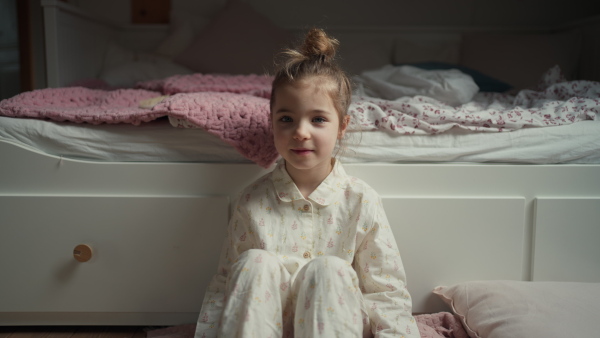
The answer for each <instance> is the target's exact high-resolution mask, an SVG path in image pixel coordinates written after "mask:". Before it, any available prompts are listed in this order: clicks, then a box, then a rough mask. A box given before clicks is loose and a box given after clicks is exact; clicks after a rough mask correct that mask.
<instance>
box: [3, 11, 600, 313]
mask: <svg viewBox="0 0 600 338" xmlns="http://www.w3.org/2000/svg"><path fill="white" fill-rule="evenodd" d="M44 3H45V4H46V5H47V7H46V24H47V25H49V26H50V27H51V28H53V29H54V30H52V29H47V31H46V32H47V34H48V35H47V36H48V38H47V40H46V41H47V43H51V45H50V46H49V55H48V62H49V66H50V70H49V72H48V80H49V84H50V86H63V85H66V84H68V83H69V82H72V81H74V80H78V79H77V78H76V76H80V75H81V74H83V75H84V76H93V74H94V73H90V74H84V73H81V72H77V71H76V66H74V67H73V68H69V67H67V66H66V65H69V63H70V62H76V63H77V64H78V65H81V64H82V63H81V62H80V61H73V60H70V59H69V58H68V57H65V56H64V55H65V54H62V53H68V51H69V50H72V48H75V47H72V46H71V47H64V46H61V45H60V43H59V42H57V41H56V39H61V37H64V35H62V34H66V35H67V36H68V34H67V33H66V32H67V31H69V32H71V34H75V31H74V30H68V29H67V28H66V27H69V25H78V26H79V25H82V24H83V23H85V25H86V26H87V27H96V28H95V29H96V30H95V32H100V31H106V32H109V33H108V34H104V35H100V36H99V37H98V38H97V39H96V41H95V42H96V43H95V44H94V48H96V47H98V46H101V45H102V44H104V43H107V41H108V39H109V38H110V37H111V36H113V34H115V33H114V32H115V29H117V30H119V29H123V28H122V27H116V26H111V25H106V24H104V23H102V22H99V21H95V20H88V21H86V20H87V19H86V18H87V15H81V13H77V11H76V10H74V9H73V8H71V6H68V5H65V4H62V3H61V2H55V1H44ZM65 23H67V24H65ZM65 25H66V26H65ZM115 27H116V28H115ZM159 31H161V33H159V34H155V33H156V32H155V33H152V34H149V36H152V39H157V37H164V33H165V32H166V31H165V30H160V29H159ZM129 33H131V31H129ZM146 33H147V32H145V33H144V34H143V35H144V36H146V35H148V34H146ZM76 34H85V31H81V30H78V31H77V33H76ZM347 34H349V35H352V34H351V32H349V33H348V32H347ZM60 41H71V42H73V37H72V36H70V37H68V39H66V40H60ZM63 47H64V48H66V49H63ZM53 48H56V49H53ZM90 48H92V47H90ZM100 50H103V49H102V48H100V49H99V50H98V51H96V50H91V49H85V50H82V53H83V54H85V53H88V52H89V53H90V57H89V58H88V57H86V56H82V55H83V54H80V55H79V57H80V58H82V59H87V60H96V62H95V63H90V64H88V65H89V67H88V69H90V70H93V69H96V72H97V71H99V68H98V67H101V66H100V63H101V58H100V57H98V55H99V53H101V52H100ZM90 62H92V61H90ZM65 63H66V64H65ZM65 67H67V68H65ZM94 67H96V68H94ZM65 69H70V71H71V70H72V71H73V73H72V74H70V73H69V72H70V71H65ZM73 74H77V75H73ZM0 157H1V160H0V229H1V235H0V269H1V270H2V275H3V277H2V278H1V279H0V325H177V324H185V323H194V322H195V321H196V319H197V316H198V312H199V310H200V305H201V302H202V297H203V295H204V290H205V287H206V285H207V283H208V281H209V279H210V278H211V277H212V275H213V274H214V273H215V269H216V263H217V259H218V257H217V256H218V253H219V252H220V248H221V245H222V242H223V238H224V235H225V229H226V226H227V222H228V215H229V208H230V207H231V201H232V200H233V199H234V198H235V196H236V193H237V192H238V191H239V190H240V189H241V188H242V187H243V186H245V185H247V184H249V183H250V182H252V181H253V180H255V179H256V178H258V177H260V176H261V175H263V174H264V173H266V172H267V170H268V169H263V168H260V167H259V166H257V165H255V164H248V163H196V162H191V163H182V162H172V161H169V162H127V161H122V162H106V161H85V160H77V159H72V158H68V157H63V156H60V155H51V154H47V153H44V152H43V151H40V150H37V149H34V148H31V147H27V146H24V145H22V144H18V143H16V142H12V141H8V140H4V139H0ZM345 168H346V169H347V171H348V173H349V174H350V175H353V176H357V177H360V178H361V179H363V180H365V181H366V182H367V183H369V184H370V185H371V186H372V187H373V188H374V189H375V190H376V191H378V192H379V193H380V195H381V196H382V197H383V200H384V205H385V209H386V211H387V215H388V218H389V219H390V223H391V224H392V226H393V230H394V233H395V236H396V240H397V241H398V245H399V248H400V251H401V254H402V258H403V262H404V265H405V269H406V272H407V276H408V289H409V291H410V293H411V295H412V296H413V311H414V312H415V313H433V312H438V311H447V310H448V309H449V308H448V307H447V305H446V304H444V303H443V302H442V301H441V300H440V299H439V297H437V296H435V295H434V294H432V290H433V289H434V288H435V287H436V286H439V285H450V284H455V283H459V282H466V281H472V280H515V281H577V282H593V283H599V282H600V265H599V264H598V261H599V260H600V246H598V245H597V239H598V238H600V222H599V220H600V179H598V178H599V177H600V164H598V163H595V164H543V165H534V164H523V163H464V162H463V163H452V162H435V163H385V162H373V163H352V164H347V165H345ZM79 245H85V246H84V247H83V248H81V247H79V248H78V249H77V250H75V248H76V247H78V246H79ZM86 248H91V250H92V251H91V257H88V258H89V260H87V261H85V262H81V261H79V260H78V259H82V260H85V259H87V258H85V257H84V258H82V257H81V256H82V255H83V256H85V254H86V253H85V249H86ZM74 250H75V251H76V252H75V253H74ZM82 250H83V251H82Z"/></svg>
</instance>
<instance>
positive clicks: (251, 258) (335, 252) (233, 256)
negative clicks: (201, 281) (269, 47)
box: [196, 29, 420, 338]
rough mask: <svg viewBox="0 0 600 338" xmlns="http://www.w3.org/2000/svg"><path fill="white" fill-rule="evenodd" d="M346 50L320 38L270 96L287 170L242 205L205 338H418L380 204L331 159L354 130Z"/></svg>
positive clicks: (281, 168)
mask: <svg viewBox="0 0 600 338" xmlns="http://www.w3.org/2000/svg"><path fill="white" fill-rule="evenodd" d="M336 48H337V41H336V40H334V39H331V38H329V37H328V36H327V35H326V34H325V33H324V32H323V31H322V30H318V29H312V30H310V31H309V33H308V34H307V36H306V38H305V41H304V43H303V45H302V46H301V47H300V48H299V49H298V50H289V51H287V52H286V54H285V55H286V57H287V60H286V62H284V63H283V64H282V65H280V69H279V70H278V71H277V73H276V75H275V80H274V81H273V89H272V95H271V121H272V128H273V135H274V140H275V146H276V148H277V151H278V152H279V153H280V154H281V156H282V158H283V159H282V160H281V161H280V162H279V163H278V165H277V167H276V168H275V169H274V170H273V171H272V172H271V173H269V174H267V175H265V176H264V177H262V178H260V179H259V180H258V181H256V182H255V183H254V184H252V185H250V186H249V187H247V188H246V189H245V190H244V191H243V192H242V194H241V197H240V200H239V201H238V204H237V207H236V209H235V211H234V213H233V215H232V219H231V222H230V225H229V228H228V232H227V239H226V242H225V245H224V248H223V251H222V254H221V259H220V262H219V269H218V273H217V275H216V276H215V277H214V278H213V280H212V282H211V284H210V286H209V288H208V290H207V292H206V296H205V298H204V302H203V304H202V310H201V312H200V317H199V319H198V326H197V329H196V338H201V337H215V336H217V335H218V336H220V337H257V338H267V337H273V338H274V337H296V338H300V337H363V336H371V333H373V334H374V335H375V337H406V338H408V337H420V335H419V331H418V329H417V326H416V323H415V320H414V318H413V317H412V316H411V307H412V306H411V299H410V295H409V293H408V291H407V290H406V287H405V285H406V277H405V274H404V268H403V266H402V261H401V259H400V253H399V252H398V249H397V247H396V241H395V240H394V236H393V234H392V231H391V229H390V226H389V224H388V222H387V219H386V216H385V213H384V210H383V207H382V205H381V199H380V197H379V196H378V195H377V193H376V192H375V191H374V190H373V189H372V188H371V187H369V186H368V185H367V184H366V183H364V182H363V181H361V180H359V179H356V178H354V177H350V176H348V175H346V173H345V172H344V169H343V168H342V165H341V164H340V163H339V162H338V161H336V160H335V159H334V158H332V156H333V151H334V148H335V145H336V142H337V140H339V139H342V137H343V136H344V133H345V131H346V128H347V126H348V123H349V116H347V115H346V112H347V110H348V106H349V105H350V99H351V85H350V81H349V79H348V78H347V76H346V75H345V74H344V72H343V71H342V70H341V69H340V68H338V66H337V65H336V64H335V63H334V61H333V58H334V55H335V51H336Z"/></svg>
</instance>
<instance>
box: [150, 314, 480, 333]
mask: <svg viewBox="0 0 600 338" xmlns="http://www.w3.org/2000/svg"><path fill="white" fill-rule="evenodd" d="M415 319H416V321H417V326H418V327H419V333H420V334H421V338H469V336H468V335H467V332H466V331H465V330H464V328H463V326H462V324H461V323H460V320H459V319H458V318H457V317H456V316H455V315H453V314H451V313H449V312H440V313H434V314H430V315H429V314H426V315H416V316H415ZM195 331H196V324H187V325H179V326H173V327H168V328H164V329H156V330H151V331H148V333H147V335H146V337H147V338H193V337H194V333H195Z"/></svg>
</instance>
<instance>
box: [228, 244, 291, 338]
mask: <svg viewBox="0 0 600 338" xmlns="http://www.w3.org/2000/svg"><path fill="white" fill-rule="evenodd" d="M231 270H232V273H231V274H230V275H229V277H228V279H227V284H226V295H227V299H226V302H225V308H224V310H223V317H222V318H221V325H220V328H219V337H264V338H267V337H273V338H275V337H281V336H282V335H283V328H284V324H285V323H284V322H283V309H284V307H285V305H286V304H287V303H289V302H288V301H287V299H288V293H289V289H290V288H289V287H287V285H289V279H290V274H289V272H288V271H287V270H286V269H285V267H284V266H283V264H282V263H281V262H280V261H279V259H277V257H276V256H274V255H273V254H271V253H269V252H267V251H264V250H258V249H252V250H248V251H246V252H244V253H242V254H241V255H240V256H239V258H238V261H237V262H235V263H234V264H233V266H232V269H231Z"/></svg>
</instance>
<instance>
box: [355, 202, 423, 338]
mask: <svg viewBox="0 0 600 338" xmlns="http://www.w3.org/2000/svg"><path fill="white" fill-rule="evenodd" d="M373 202H375V203H373V205H371V206H370V211H369V213H368V216H370V217H369V218H368V219H372V221H369V223H370V224H369V223H368V224H367V226H368V228H367V230H366V234H365V237H364V239H363V240H362V242H361V243H360V246H359V247H357V249H356V254H355V257H354V258H355V262H354V268H355V270H356V271H357V274H358V276H359V280H360V281H359V283H360V287H361V291H362V293H363V297H364V301H365V306H366V308H367V311H368V314H369V319H370V321H371V330H372V332H373V334H374V335H375V337H376V338H383V337H406V338H409V337H411V338H412V337H415V338H419V337H420V334H419V330H418V328H417V324H416V322H415V319H414V318H413V316H412V301H411V298H410V295H409V293H408V290H407V289H406V275H405V273H404V267H403V265H402V260H401V259H400V252H399V251H398V247H397V244H396V241H395V239H394V234H393V233H392V230H391V228H390V226H389V223H388V220H387V217H386V215H385V211H384V210H383V206H382V204H381V198H379V197H377V199H376V200H375V201H373ZM371 217H372V218H371Z"/></svg>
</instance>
